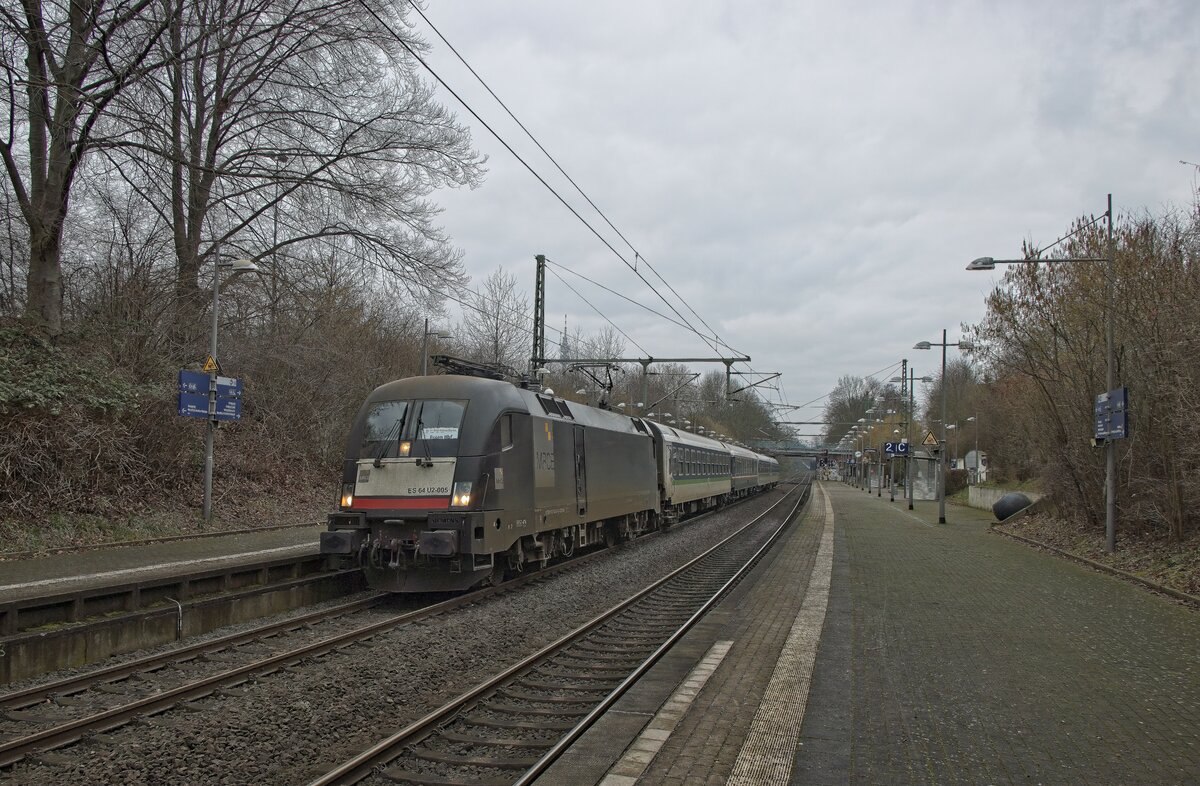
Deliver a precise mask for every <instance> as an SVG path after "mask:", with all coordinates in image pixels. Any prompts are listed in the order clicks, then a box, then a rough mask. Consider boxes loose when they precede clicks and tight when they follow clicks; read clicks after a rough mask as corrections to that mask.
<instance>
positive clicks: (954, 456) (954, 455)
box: [946, 423, 958, 469]
mask: <svg viewBox="0 0 1200 786" xmlns="http://www.w3.org/2000/svg"><path fill="white" fill-rule="evenodd" d="M946 431H953V432H954V450H953V451H951V453H950V463H951V464H957V463H958V424H957V423H947V424H946ZM951 469H958V467H954V466H952V467H951Z"/></svg>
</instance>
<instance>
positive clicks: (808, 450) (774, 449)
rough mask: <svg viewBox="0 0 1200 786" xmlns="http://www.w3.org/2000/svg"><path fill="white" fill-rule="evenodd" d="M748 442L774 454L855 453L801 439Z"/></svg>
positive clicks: (844, 456)
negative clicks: (814, 444)
mask: <svg viewBox="0 0 1200 786" xmlns="http://www.w3.org/2000/svg"><path fill="white" fill-rule="evenodd" d="M747 444H748V445H749V446H750V447H751V448H753V449H754V450H757V451H758V452H759V453H770V454H771V455H772V456H792V457H799V458H837V459H847V458H850V457H851V456H853V455H854V453H853V451H850V450H839V449H837V448H827V447H823V446H819V445H818V446H813V445H808V444H805V443H803V442H800V441H799V440H775V439H753V440H750V442H748V443H747Z"/></svg>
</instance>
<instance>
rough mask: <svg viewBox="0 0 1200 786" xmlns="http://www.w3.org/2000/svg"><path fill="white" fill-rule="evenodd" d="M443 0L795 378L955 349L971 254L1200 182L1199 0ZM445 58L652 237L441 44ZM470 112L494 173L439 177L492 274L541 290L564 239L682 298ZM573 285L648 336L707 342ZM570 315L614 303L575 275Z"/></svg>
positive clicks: (678, 283) (554, 131) (811, 386)
mask: <svg viewBox="0 0 1200 786" xmlns="http://www.w3.org/2000/svg"><path fill="white" fill-rule="evenodd" d="M428 13H429V16H430V18H431V19H432V20H433V21H434V23H435V24H437V25H438V26H439V27H440V28H441V29H442V31H443V32H444V33H445V34H446V35H447V36H448V37H449V38H450V40H451V41H452V42H453V43H454V44H455V46H456V47H457V48H458V49H459V50H460V51H461V52H462V53H463V54H464V55H465V56H466V57H467V58H468V59H469V60H470V61H471V63H472V65H473V66H474V67H475V68H476V70H478V71H479V72H480V73H481V74H482V75H484V77H485V78H486V79H487V80H488V82H489V84H491V86H492V87H493V89H495V90H496V91H497V93H499V94H500V95H501V97H502V98H503V99H504V100H505V101H506V103H508V104H509V106H510V107H511V108H512V109H513V110H514V111H515V112H516V113H517V114H518V116H519V117H520V118H521V120H522V121H523V122H525V123H526V124H527V126H528V127H529V128H530V129H531V130H533V132H534V133H535V134H536V135H537V137H538V139H539V140H540V141H541V142H542V143H543V144H544V145H545V146H546V147H547V149H549V150H550V151H551V152H552V153H553V155H554V156H555V157H556V158H557V159H558V161H559V162H560V163H561V164H562V165H563V166H564V168H565V169H566V170H567V171H568V172H569V173H570V175H571V176H572V177H573V178H574V179H575V180H576V181H577V182H578V183H579V184H580V185H582V186H583V188H584V189H585V190H586V191H587V193H588V194H589V196H591V197H592V198H593V199H594V200H595V201H596V202H597V203H598V204H599V205H600V206H601V208H602V209H603V210H604V211H605V213H606V214H607V215H608V216H609V218H610V219H611V220H612V221H613V223H614V224H616V226H617V227H618V228H619V229H620V230H621V232H622V233H624V234H625V236H626V237H627V238H628V239H629V240H630V241H631V242H632V243H633V245H634V246H635V247H636V248H637V249H638V250H639V251H640V252H641V254H642V256H643V257H644V258H645V259H646V260H649V262H650V263H651V264H652V265H653V266H654V267H655V268H656V269H657V270H658V271H659V272H661V273H662V274H663V276H664V277H665V278H666V279H667V280H668V281H669V282H670V283H671V284H672V285H673V286H674V287H675V289H676V290H677V291H678V292H679V294H680V295H682V296H683V297H684V298H685V299H686V300H687V302H688V303H689V304H690V305H691V306H692V307H694V308H695V309H696V311H698V312H699V313H700V315H701V316H702V317H703V318H704V320H705V321H707V322H708V323H709V324H710V325H712V326H713V327H715V328H716V329H717V330H718V331H719V332H720V333H721V335H722V336H723V337H724V338H725V339H726V341H728V343H729V344H730V345H732V346H733V347H736V348H737V349H739V350H741V351H744V352H746V353H748V354H749V355H751V356H752V357H753V358H754V361H753V366H754V368H755V369H758V370H769V371H782V372H784V375H785V376H784V387H785V390H786V392H787V395H788V396H789V398H790V399H792V401H793V402H797V401H807V400H809V399H814V398H818V397H820V396H822V395H823V394H825V393H827V392H828V391H829V390H830V389H832V387H833V385H834V384H835V383H836V381H837V379H838V378H839V377H840V376H842V375H844V374H858V375H862V374H867V373H870V372H873V371H875V370H877V369H880V368H884V367H885V366H888V365H889V364H891V363H894V362H898V361H899V360H900V358H902V357H908V358H910V359H912V360H913V361H914V362H916V363H917V364H918V366H917V368H918V371H919V372H920V373H928V372H931V371H933V370H934V367H935V366H936V365H937V364H936V362H935V360H938V359H935V358H933V357H932V355H933V354H936V353H919V352H915V351H913V350H911V349H910V348H911V347H912V345H913V343H914V342H916V341H919V340H931V339H934V338H936V337H938V336H940V331H941V329H942V328H943V327H946V328H949V329H951V333H952V335H957V326H958V325H959V324H960V323H962V322H973V321H977V320H978V319H979V318H980V317H982V315H983V313H984V303H983V298H984V296H985V295H986V292H987V290H988V288H989V287H990V285H991V284H992V282H993V281H994V280H995V278H993V277H989V276H987V275H983V274H969V273H966V272H965V271H964V270H963V267H964V266H965V264H966V262H967V261H969V260H970V259H972V258H974V257H976V256H980V255H983V254H991V255H995V256H1001V255H1011V254H1015V253H1018V252H1019V249H1020V245H1021V241H1022V240H1024V239H1027V238H1028V239H1032V240H1033V241H1034V242H1035V243H1044V242H1048V241H1050V240H1053V239H1054V238H1055V237H1057V236H1058V235H1059V234H1061V233H1062V232H1063V231H1064V230H1066V229H1067V227H1068V226H1069V225H1070V223H1071V221H1072V220H1073V219H1075V218H1077V217H1079V216H1080V215H1083V214H1086V213H1099V212H1101V211H1103V209H1104V198H1105V194H1107V193H1108V192H1110V191H1111V192H1113V193H1114V198H1115V200H1116V205H1117V209H1118V211H1119V212H1136V211H1138V210H1141V209H1142V208H1143V206H1146V207H1149V208H1151V209H1158V208H1159V207H1160V206H1162V205H1166V204H1172V203H1180V202H1186V201H1188V200H1190V197H1191V184H1192V174H1193V173H1192V172H1191V170H1189V169H1187V168H1185V167H1182V166H1180V165H1179V164H1178V163H1177V162H1178V160H1179V159H1180V158H1184V159H1190V160H1195V159H1196V158H1197V157H1200V150H1197V149H1196V141H1195V135H1194V129H1195V128H1197V127H1200V123H1198V122H1197V121H1200V109H1198V107H1200V100H1198V99H1200V88H1198V87H1197V80H1196V79H1195V78H1194V74H1195V73H1197V71H1198V69H1197V66H1198V65H1200V63H1198V60H1200V56H1198V54H1197V52H1198V50H1197V48H1196V47H1195V45H1194V41H1193V38H1194V33H1195V31H1196V30H1197V29H1200V25H1198V24H1197V23H1198V22H1200V7H1197V6H1195V4H1194V3H1191V2H1145V3H1140V4H1136V5H1131V4H1110V5H1108V6H1102V7H1097V6H1095V5H1094V4H1090V3H1084V2H1067V3H1054V4H1043V3H1036V2H1032V1H1031V2H1015V3H1004V4H995V3H984V2H967V3H928V2H916V1H915V0H914V1H913V2H909V3H891V2H888V3H884V2H868V3H859V4H841V5H827V4H813V3H792V2H765V3H753V4H730V3H718V2H705V1H704V0H701V1H700V2H691V3H681V2H660V3H651V4H644V3H630V2H615V3H606V4H568V3H556V2H549V0H540V1H532V0H531V1H529V2H521V1H520V0H517V1H516V2H512V3H507V4H503V5H497V4H451V3H448V4H439V5H437V6H433V7H431V8H430V9H429V12H428ZM418 29H420V26H418ZM431 37H432V36H431ZM433 62H434V63H435V67H437V68H438V69H439V70H440V71H444V73H445V75H446V77H447V78H448V79H449V80H450V81H451V83H452V85H453V86H454V88H455V89H456V90H460V91H461V92H462V94H463V95H464V96H465V97H466V98H467V100H468V102H470V103H471V105H472V106H474V107H476V108H477V110H478V111H480V112H481V114H483V115H484V116H485V118H486V119H487V120H488V122H489V123H494V124H495V127H496V128H497V130H498V131H499V132H500V133H501V134H502V135H503V136H504V138H505V139H506V140H508V141H509V142H510V144H512V145H513V146H514V147H515V148H516V149H517V150H518V151H519V152H520V153H521V154H522V155H523V156H527V157H528V160H529V161H530V162H531V163H533V165H534V166H535V168H536V169H537V171H538V172H539V173H541V174H542V175H543V176H544V177H545V178H546V179H547V181H548V182H550V183H551V184H552V185H553V186H554V187H555V188H556V189H558V190H559V192H560V193H561V194H562V195H563V196H564V197H565V198H567V199H568V200H569V201H570V202H571V204H572V205H574V206H575V207H576V208H577V209H578V210H579V211H580V212H581V213H582V214H584V215H585V216H586V218H587V220H588V221H589V222H591V223H592V224H593V226H595V227H596V228H597V229H598V230H599V231H600V232H601V233H602V234H603V235H604V237H605V238H607V239H608V240H609V242H610V243H611V244H612V245H613V247H614V248H615V249H617V251H618V252H619V253H621V254H622V255H624V256H625V257H626V258H627V259H628V260H630V261H632V260H633V251H631V250H630V249H629V248H628V247H627V246H626V245H625V243H624V242H623V241H621V240H620V238H618V237H617V236H616V235H615V233H614V232H613V231H612V230H611V229H609V228H608V227H607V226H605V224H604V221H603V220H602V219H601V218H600V217H598V216H597V215H595V213H593V212H592V211H591V210H590V208H588V207H587V205H586V203H585V202H584V200H583V199H582V198H581V197H580V196H579V195H578V194H577V193H575V192H574V190H573V189H572V188H571V186H570V184H569V183H567V182H566V181H565V180H564V179H563V177H562V176H561V175H559V174H558V173H557V172H555V171H554V169H553V166H552V165H551V164H550V163H549V162H548V161H547V160H546V159H545V158H544V157H543V156H542V155H541V154H540V153H539V152H538V151H537V150H536V148H535V147H534V146H533V145H532V143H530V142H529V141H528V140H527V139H525V138H524V136H523V134H522V132H521V131H520V129H518V128H516V127H515V126H514V125H513V124H512V122H511V121H509V120H508V119H507V118H505V117H504V116H503V113H502V111H501V110H500V109H499V108H498V107H497V106H496V105H495V104H494V103H492V102H491V100H490V99H489V98H488V97H487V96H486V95H485V94H484V93H483V91H482V90H481V89H480V88H478V87H477V86H472V84H471V79H470V77H469V75H468V74H466V73H465V71H463V70H462V69H461V68H460V67H456V66H455V65H454V63H453V62H452V60H451V59H450V57H449V53H447V52H446V51H445V50H444V47H435V49H434V53H433ZM447 102H448V103H452V102H453V100H452V99H450V98H449V97H448V96H447ZM460 113H461V114H465V112H460ZM471 125H472V127H473V129H474V134H475V138H476V142H477V144H478V145H479V147H480V148H481V149H483V150H484V151H486V152H487V153H488V154H489V155H490V156H491V162H490V167H491V173H490V175H489V177H488V180H487V182H486V183H485V184H484V185H483V186H482V187H481V188H479V189H477V190H475V191H463V192H452V193H443V194H439V196H438V199H439V200H440V201H441V202H442V203H443V204H444V205H445V207H446V212H445V214H444V219H445V223H446V226H447V228H448V231H449V232H450V233H451V235H452V236H453V237H454V239H455V242H456V243H457V244H458V245H459V246H460V247H461V248H462V249H463V250H464V251H465V254H466V264H467V266H468V269H469V271H470V273H471V274H472V275H473V276H474V277H475V279H476V280H482V279H483V278H484V277H486V275H487V274H488V273H489V272H490V271H491V270H493V269H494V268H495V267H497V266H499V265H503V266H504V267H505V268H506V269H508V270H511V271H513V272H514V273H515V275H517V277H518V279H519V280H527V281H528V282H529V284H528V286H529V290H530V292H531V291H532V283H533V256H534V254H536V253H546V254H547V255H549V256H550V257H551V258H552V259H554V260H556V261H559V262H561V263H562V264H565V265H568V266H570V267H571V268H573V269H576V270H578V271H580V272H583V273H586V274H587V275H588V276H589V277H592V278H594V279H596V280H597V281H600V282H602V283H604V284H605V285H607V286H610V287H612V288H614V289H617V290H619V291H621V292H623V293H625V294H626V295H628V296H629V297H631V298H633V299H635V300H637V301H639V302H642V303H645V304H646V305H647V306H650V307H652V308H655V309H656V310H660V311H664V312H665V311H666V306H665V305H664V304H663V303H662V302H661V301H659V300H658V299H657V298H656V297H655V296H654V295H653V294H652V293H650V292H649V291H648V289H647V288H646V286H645V285H644V284H643V283H642V282H641V281H639V280H638V279H637V277H636V276H635V275H634V274H633V273H632V272H631V271H630V270H629V269H628V268H627V267H626V266H625V265H624V264H622V262H621V261H620V260H618V259H617V258H616V257H615V256H614V254H613V253H612V252H610V251H609V250H608V249H606V248H605V247H604V246H603V245H602V244H601V243H600V241H599V240H597V239H596V237H595V236H594V235H593V234H592V233H591V232H590V231H589V230H588V229H587V228H586V227H584V226H583V225H582V224H580V222H578V221H577V220H576V219H575V218H574V217H572V216H571V215H570V213H569V212H568V211H567V210H566V209H565V208H563V207H562V205H561V204H559V202H558V201H557V200H556V199H555V198H554V197H553V196H552V195H551V194H550V193H549V192H548V191H547V190H546V189H545V188H544V187H543V186H541V185H540V184H539V183H538V182H537V181H536V180H535V179H534V178H533V177H532V176H531V175H530V174H529V173H528V172H527V171H525V170H524V169H523V167H521V165H520V164H518V163H517V162H516V161H515V160H514V159H513V158H512V157H511V156H510V155H509V154H508V153H507V152H506V151H505V150H504V149H503V148H502V147H501V146H500V145H499V144H498V143H496V142H495V141H494V140H492V139H491V138H490V136H489V135H488V133H487V132H486V131H485V130H484V129H483V128H482V127H481V126H480V125H479V124H478V123H476V122H474V121H471ZM639 270H641V271H642V272H643V273H644V274H646V275H647V276H650V274H649V273H646V272H645V270H646V269H645V267H644V263H642V262H639ZM572 285H574V286H577V287H580V291H581V292H582V293H583V294H584V295H585V296H586V297H587V298H588V300H590V301H591V302H592V303H593V304H595V305H596V306H597V307H598V308H600V309H601V310H602V311H603V312H604V313H605V314H607V315H608V316H609V317H610V318H611V319H612V320H613V321H614V322H616V323H617V324H618V325H620V326H621V327H622V329H624V330H626V332H628V333H629V334H630V335H631V336H633V338H634V339H635V340H636V341H637V342H638V343H639V344H641V345H642V346H643V347H644V348H645V349H646V351H647V352H649V353H650V354H653V355H656V356H668V355H696V354H698V353H711V352H712V349H711V347H708V348H707V349H706V347H705V344H704V342H703V341H701V340H700V339H699V338H697V337H696V336H695V335H693V334H690V333H689V332H688V331H686V330H683V329H681V328H678V327H676V326H673V325H671V324H669V323H667V322H665V321H663V320H661V319H659V318H657V317H653V316H651V315H648V314H647V313H646V312H645V311H642V310H640V309H638V308H636V307H634V306H632V305H631V304H629V303H627V302H624V301H622V300H620V299H618V298H615V297H613V296H611V295H608V294H606V293H604V292H602V291H600V290H597V289H595V288H593V287H590V286H589V285H586V284H582V283H580V282H577V281H572ZM660 289H663V291H664V292H665V291H666V290H665V288H663V287H661V285H660ZM678 308H679V310H680V311H681V312H682V313H684V314H685V315H686V317H687V319H688V321H690V322H692V323H693V324H695V325H697V326H699V320H698V319H696V318H695V317H694V316H693V315H692V314H691V313H690V312H688V311H687V310H686V309H685V308H684V307H683V306H682V305H679V306H678ZM547 313H548V322H549V324H550V325H551V326H552V327H554V328H561V324H562V315H563V314H564V313H566V314H569V321H570V324H571V325H572V327H574V326H577V325H578V326H582V327H584V328H585V329H589V330H590V329H596V328H598V327H599V326H601V325H603V324H604V322H603V320H602V319H601V318H600V317H598V316H597V315H596V314H595V313H594V312H593V311H592V310H591V308H589V306H588V305H586V304H585V303H583V302H582V301H581V300H580V299H579V298H577V297H576V296H575V295H573V294H571V293H570V292H569V291H568V290H566V288H565V287H563V286H561V285H560V284H559V282H558V281H557V280H556V279H553V278H552V279H551V281H550V282H549V284H548V289H547ZM672 316H673V315H672ZM549 335H550V336H551V337H553V336H555V335H556V334H555V332H554V331H553V330H551V331H549ZM631 350H632V348H631ZM634 351H636V350H634ZM923 355H925V357H922V356H923Z"/></svg>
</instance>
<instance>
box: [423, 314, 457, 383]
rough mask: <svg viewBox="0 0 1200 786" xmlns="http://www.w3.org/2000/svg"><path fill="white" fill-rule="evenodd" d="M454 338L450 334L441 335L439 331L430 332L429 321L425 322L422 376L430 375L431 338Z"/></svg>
mask: <svg viewBox="0 0 1200 786" xmlns="http://www.w3.org/2000/svg"><path fill="white" fill-rule="evenodd" d="M431 336H432V337H433V338H442V339H446V338H454V336H451V335H450V334H448V333H439V332H438V331H436V330H435V331H433V332H430V330H429V320H428V319H426V320H425V332H424V333H423V334H422V336H421V376H426V375H427V374H428V373H429V338H430V337H431Z"/></svg>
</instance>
